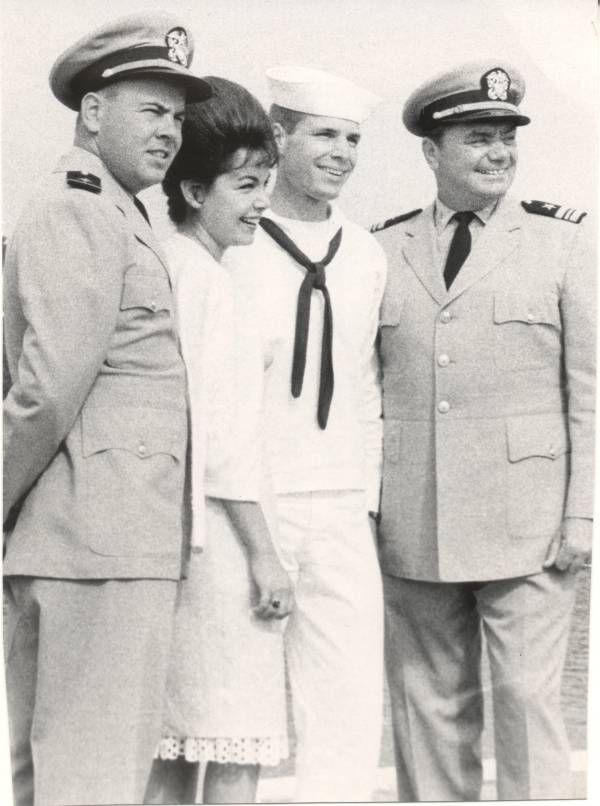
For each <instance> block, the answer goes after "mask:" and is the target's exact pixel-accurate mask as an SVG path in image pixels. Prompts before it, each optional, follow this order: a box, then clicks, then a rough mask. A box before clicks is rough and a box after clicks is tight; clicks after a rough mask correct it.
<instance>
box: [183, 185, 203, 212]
mask: <svg viewBox="0 0 600 806" xmlns="http://www.w3.org/2000/svg"><path fill="white" fill-rule="evenodd" d="M179 189H180V190H181V195H182V196H183V198H184V199H185V203H186V204H187V205H188V206H189V207H191V208H192V210H199V209H200V208H201V207H202V203H203V202H204V199H205V198H206V190H205V189H204V186H203V185H202V184H201V183H200V182H197V181H196V180H195V179H182V180H181V182H180V183H179Z"/></svg>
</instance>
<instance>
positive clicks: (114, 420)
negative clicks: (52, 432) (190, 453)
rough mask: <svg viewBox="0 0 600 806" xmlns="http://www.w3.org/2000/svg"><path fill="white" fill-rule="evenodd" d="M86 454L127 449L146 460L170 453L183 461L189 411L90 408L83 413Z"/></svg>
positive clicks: (84, 448)
mask: <svg viewBox="0 0 600 806" xmlns="http://www.w3.org/2000/svg"><path fill="white" fill-rule="evenodd" d="M81 422H82V437H83V455H84V456H86V457H87V456H91V455H92V454H94V453H99V452H100V451H106V450H115V449H116V450H125V451H130V452H131V453H135V455H136V456H139V458H140V459H146V458H147V457H149V456H153V455H155V454H157V453H168V454H170V455H171V456H174V457H175V458H176V459H179V460H180V461H181V460H182V457H183V453H184V450H185V437H186V432H185V429H186V421H185V414H184V413H183V412H179V411H170V410H167V409H145V408H125V407H122V408H118V407H117V408H114V409H113V408H111V409H108V408H97V409H95V408H86V409H84V410H83V411H82V413H81Z"/></svg>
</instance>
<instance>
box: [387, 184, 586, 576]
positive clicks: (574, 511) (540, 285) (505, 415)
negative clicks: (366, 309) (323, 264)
mask: <svg viewBox="0 0 600 806" xmlns="http://www.w3.org/2000/svg"><path fill="white" fill-rule="evenodd" d="M434 238H435V230H434V219H433V206H431V207H429V208H427V209H426V210H425V211H424V212H422V213H421V214H419V215H418V216H416V217H415V218H412V219H411V220H409V221H406V222H404V223H403V224H398V225H396V226H392V227H390V228H389V229H387V230H384V231H382V232H381V233H380V235H379V239H380V242H381V243H382V245H383V246H384V248H385V250H386V252H387V254H388V260H389V273H388V283H387V288H386V292H385V295H384V301H383V307H382V314H381V360H382V370H383V390H384V477H383V489H382V523H381V561H382V567H383V570H384V572H386V573H389V574H391V575H395V576H400V577H407V578H412V579H421V580H431V581H437V580H441V581H467V580H487V579H502V578H508V577H517V576H521V575H525V574H532V573H537V572H539V571H540V570H541V568H542V563H543V561H544V559H545V556H546V552H547V549H548V547H549V544H550V541H551V539H552V537H553V535H554V534H555V532H556V530H557V529H558V528H559V527H560V524H561V521H562V519H563V517H565V516H573V517H583V518H590V517H592V499H593V457H594V440H593V418H594V414H593V412H594V353H595V332H594V299H595V277H594V266H595V263H594V259H593V253H592V251H591V249H590V247H589V246H588V244H587V241H586V238H585V233H584V226H583V225H575V224H572V223H568V222H564V221H561V220H555V219H553V218H549V217H545V216H541V215H535V214H531V213H527V212H525V210H524V209H523V207H522V206H521V205H520V204H519V203H518V202H516V201H514V200H512V199H510V198H507V199H505V200H503V201H502V202H501V203H500V205H499V206H498V208H497V209H496V211H495V212H494V214H493V216H492V218H491V219H490V221H489V222H488V223H487V225H486V226H485V227H484V229H483V231H482V232H481V233H480V235H479V237H478V238H477V240H476V241H475V243H474V246H473V249H472V251H471V253H470V255H469V257H468V258H467V260H466V262H465V264H464V265H463V267H462V269H461V271H460V273H459V275H458V277H457V278H456V280H455V281H454V283H453V285H452V286H451V288H450V290H449V291H446V288H445V286H444V281H443V276H442V267H440V266H439V258H438V260H437V261H436V260H435V246H434V243H435V242H434Z"/></svg>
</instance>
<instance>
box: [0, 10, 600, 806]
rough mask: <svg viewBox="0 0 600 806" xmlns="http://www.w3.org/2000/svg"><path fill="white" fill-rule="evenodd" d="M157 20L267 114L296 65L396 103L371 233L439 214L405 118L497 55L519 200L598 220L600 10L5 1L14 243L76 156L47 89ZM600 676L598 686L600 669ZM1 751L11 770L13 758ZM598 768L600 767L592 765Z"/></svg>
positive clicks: (374, 181)
mask: <svg viewBox="0 0 600 806" xmlns="http://www.w3.org/2000/svg"><path fill="white" fill-rule="evenodd" d="M148 9H156V10H162V9H164V10H171V11H174V12H177V13H179V14H180V15H181V16H182V18H183V20H184V22H185V23H186V24H187V26H188V28H189V29H190V30H191V31H192V32H193V35H194V38H195V47H196V51H195V56H194V63H193V66H192V68H193V70H194V71H195V72H196V73H198V74H199V75H210V74H212V75H221V76H224V77H226V78H229V79H231V80H234V81H238V82H240V83H242V84H244V85H245V86H246V87H248V89H250V90H251V91H252V92H254V93H255V94H256V95H257V96H258V97H259V99H260V100H261V101H263V103H265V104H267V103H268V101H269V99H268V97H267V94H266V84H265V81H264V71H265V69H266V68H268V67H272V66H274V65H277V64H294V63H296V64H304V65H308V66H313V67H318V68H322V69H325V70H330V71H331V72H335V73H338V74H339V75H342V76H345V77H347V78H350V79H352V80H354V81H355V82H356V83H358V84H360V85H362V86H364V87H366V88H367V89H370V90H372V91H374V92H376V93H377V94H378V95H380V96H381V97H382V98H383V99H384V100H383V103H382V104H381V106H380V107H379V109H378V110H377V111H376V112H375V114H374V115H373V117H372V118H371V119H370V120H369V121H367V122H366V124H365V125H364V127H363V140H362V142H361V145H360V148H359V162H358V166H357V168H356V170H355V172H354V175H353V177H352V178H351V179H350V181H349V182H348V184H347V186H346V188H345V190H344V192H343V194H342V197H341V203H342V206H343V208H344V210H345V212H346V213H347V214H349V215H350V217H352V218H354V219H355V220H356V221H357V222H358V223H361V224H365V225H367V224H370V223H373V222H376V221H379V220H381V219H384V218H389V217H391V216H393V215H396V214H398V213H401V212H405V211H408V210H412V209H413V208H415V207H423V206H424V205H425V204H427V203H428V202H429V201H431V199H432V198H433V195H434V192H435V191H434V183H433V176H432V174H431V172H430V171H429V169H428V168H427V166H426V164H425V161H424V159H423V157H422V154H421V149H420V140H419V138H416V137H414V136H413V135H411V134H409V133H408V132H407V131H406V130H405V129H404V127H403V125H402V122H401V111H402V104H403V102H404V100H405V99H406V97H407V96H408V94H409V93H410V92H411V91H412V90H413V89H414V88H415V87H416V86H417V85H418V84H419V83H421V82H422V81H423V80H425V79H426V78H428V77H429V76H430V75H432V74H433V73H435V72H438V71H440V70H443V69H444V68H445V67H452V66H454V65H455V64H456V63H459V62H461V61H467V60H471V59H474V58H477V57H479V56H487V55H491V54H494V55H498V56H499V57H500V58H504V59H507V60H509V61H511V62H513V63H515V64H516V65H518V66H519V68H520V69H521V71H522V72H523V74H524V76H525V79H526V82H527V93H526V96H525V99H524V101H523V103H522V104H521V108H522V110H523V111H524V112H525V113H526V114H527V115H529V116H530V117H531V119H532V123H531V124H530V125H529V126H526V127H523V128H521V129H520V130H519V136H518V139H519V145H520V163H519V169H518V172H517V178H516V180H515V183H514V185H513V192H514V193H515V194H517V196H518V197H520V198H522V199H529V198H536V199H543V200H546V201H551V202H557V203H560V204H563V203H564V204H568V205H569V206H574V207H579V208H582V209H587V210H590V209H592V210H593V209H594V208H595V207H596V204H597V201H598V163H597V151H598V150H597V141H598V131H597V123H598V107H597V99H598V75H597V53H598V49H597V25H596V26H595V25H594V23H593V20H594V19H595V16H596V10H597V6H596V2H595V0H210V2H203V1H202V0H146V1H145V2H143V0H104V1H103V0H2V2H1V11H2V21H1V25H2V32H1V46H2V47H1V56H0V58H1V62H0V63H1V67H2V77H1V88H2V95H1V102H2V118H1V122H2V130H1V135H2V216H3V220H2V232H3V233H4V234H6V235H10V233H11V232H12V230H13V228H14V225H15V223H16V220H17V218H18V216H19V214H20V212H21V210H22V208H23V206H24V204H25V203H26V200H27V198H28V196H29V195H30V194H31V193H32V192H33V190H34V188H35V184H36V183H37V181H38V179H39V178H41V177H43V176H44V175H45V174H46V173H48V171H50V170H51V169H52V168H53V167H54V164H55V162H56V160H57V159H58V157H59V156H60V155H61V153H63V152H64V151H65V150H66V149H67V148H68V146H69V145H70V144H71V142H72V137H73V125H74V121H75V114H74V113H73V112H71V111H69V110H68V109H66V107H63V106H61V105H60V104H59V103H58V102H57V101H56V100H55V99H54V97H53V96H52V94H51V92H50V89H49V86H48V73H49V70H50V67H51V65H52V63H53V61H54V59H55V58H56V56H57V55H58V54H59V53H60V52H61V51H62V50H64V49H65V48H66V47H67V46H69V45H71V44H72V43H73V42H74V41H75V40H76V39H78V38H79V37H81V36H82V35H84V34H86V33H88V32H89V31H90V30H92V29H93V28H94V27H96V26H98V25H102V24H104V23H105V22H107V21H108V20H110V19H113V18H115V17H118V16H120V15H122V14H129V13H132V12H137V11H142V10H148ZM143 197H144V200H145V202H146V203H147V205H148V207H149V211H150V215H151V217H152V220H153V223H154V226H155V229H156V230H157V232H158V234H159V235H161V234H165V233H166V232H167V229H168V223H167V219H166V214H165V206H164V204H163V200H162V197H161V192H160V190H159V189H158V188H155V189H151V190H149V191H146V192H145V193H144V194H143ZM560 226H571V225H569V224H561V225H560ZM598 559H600V558H597V559H596V565H598ZM596 571H597V573H596V577H598V569H596ZM598 584H599V580H598V579H596V582H595V587H596V588H597V587H598ZM595 611H598V608H595ZM595 617H596V620H597V619H598V618H599V617H600V612H596V613H595ZM596 654H598V653H597V652H596ZM0 666H1V664H0ZM595 668H596V681H597V680H598V679H599V678H598V669H599V665H598V662H597V661H596V663H595ZM591 679H592V680H593V679H594V676H593V674H592V675H591ZM0 683H1V680H0ZM596 686H597V682H596ZM596 686H592V691H591V692H590V694H591V695H592V696H594V697H595V700H596V702H595V706H594V707H595V714H594V716H593V715H592V713H590V720H589V721H590V724H591V726H592V728H594V725H595V726H596V728H595V738H594V739H593V742H594V748H595V750H596V753H597V750H598V747H599V746H600V742H599V741H598V739H599V735H600V729H599V728H598V727H597V726H598V724H599V723H600V713H598V710H599V709H598V706H599V705H600V695H597V694H595V687H596ZM2 688H3V687H2ZM2 694H3V691H2ZM91 696H93V693H91ZM0 721H2V725H0V729H1V730H2V731H4V730H5V725H4V721H3V720H1V719H0ZM5 741H6V739H5V737H4V742H5ZM0 750H4V753H3V756H2V757H1V758H0V761H1V760H2V758H3V759H6V758H7V751H6V750H5V749H4V747H2V748H0ZM588 760H589V766H590V767H591V768H594V752H593V751H592V752H591V753H588ZM6 774H7V773H6ZM6 774H5V775H4V776H2V777H0V802H3V803H7V804H8V803H9V802H10V801H9V795H8V794H7V793H8V792H9V789H8V788H7V786H8V784H7V782H6ZM596 780H598V778H596ZM595 792H596V793H598V786H597V785H596V786H595Z"/></svg>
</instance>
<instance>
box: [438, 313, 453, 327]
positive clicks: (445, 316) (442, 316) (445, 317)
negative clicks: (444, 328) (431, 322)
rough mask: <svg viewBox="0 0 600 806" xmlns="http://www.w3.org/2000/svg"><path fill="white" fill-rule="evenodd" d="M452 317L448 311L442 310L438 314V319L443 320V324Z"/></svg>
mask: <svg viewBox="0 0 600 806" xmlns="http://www.w3.org/2000/svg"><path fill="white" fill-rule="evenodd" d="M451 319H452V314H451V313H450V311H442V312H441V314H440V321H441V322H443V323H444V324H445V325H447V324H448V322H449V321H450V320H451Z"/></svg>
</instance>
